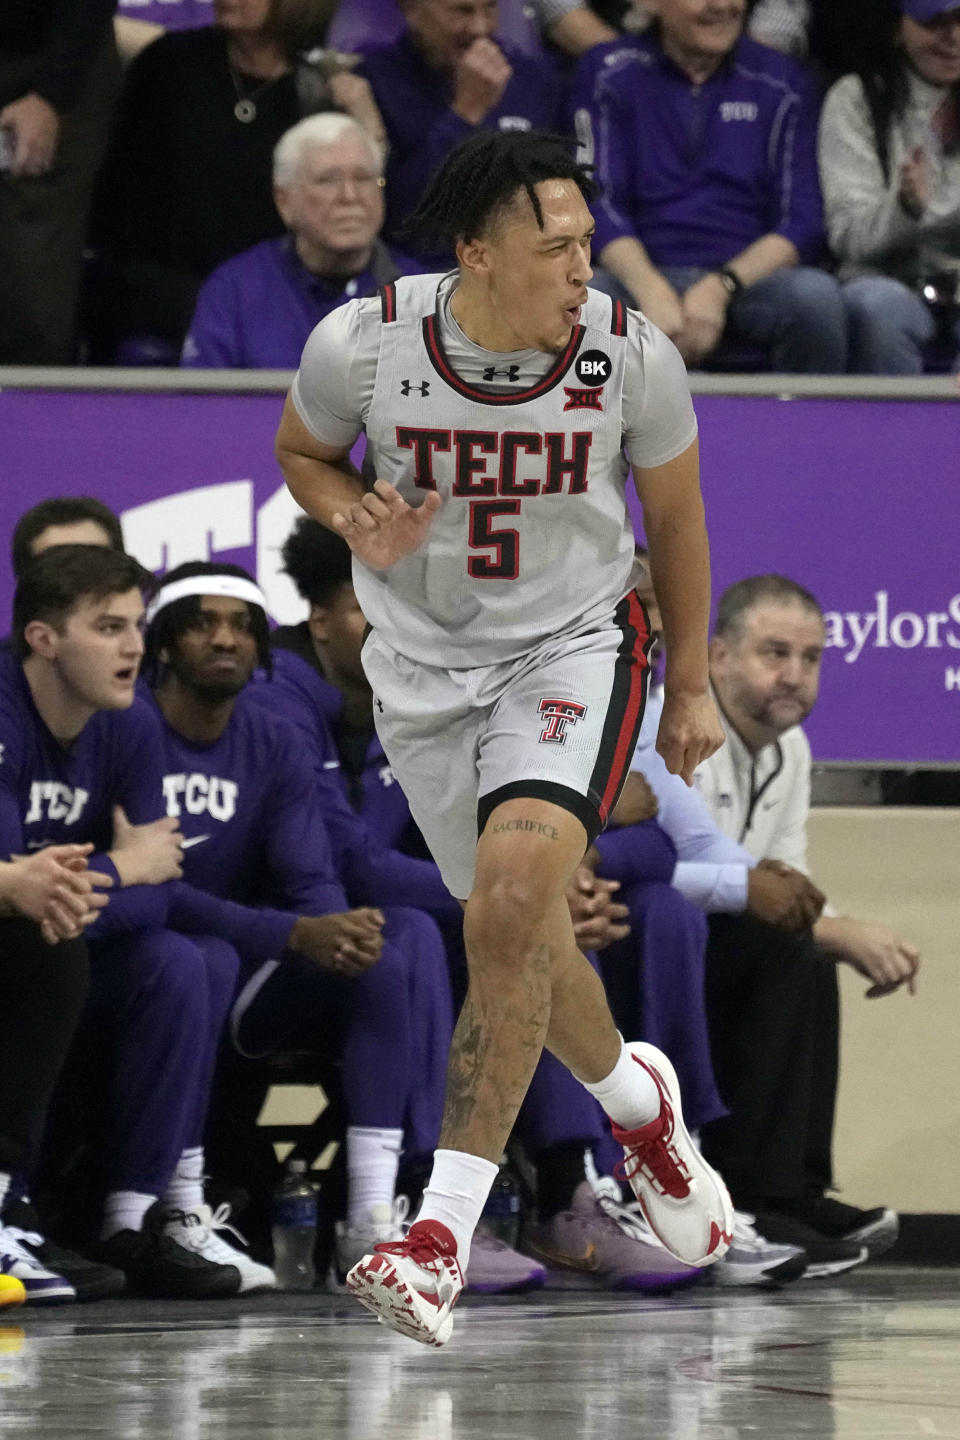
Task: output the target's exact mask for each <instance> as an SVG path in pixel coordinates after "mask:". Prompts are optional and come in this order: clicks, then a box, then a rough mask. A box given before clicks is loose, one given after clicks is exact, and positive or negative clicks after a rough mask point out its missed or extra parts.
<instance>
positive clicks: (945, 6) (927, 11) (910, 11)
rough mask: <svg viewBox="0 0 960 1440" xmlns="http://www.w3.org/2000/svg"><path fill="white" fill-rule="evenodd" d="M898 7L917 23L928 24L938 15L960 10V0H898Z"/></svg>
mask: <svg viewBox="0 0 960 1440" xmlns="http://www.w3.org/2000/svg"><path fill="white" fill-rule="evenodd" d="M900 9H901V10H902V11H903V13H904V15H909V16H910V19H911V20H916V21H917V23H918V24H919V25H929V24H930V21H931V20H936V19H937V18H938V17H939V16H940V15H946V14H947V13H948V12H949V11H951V10H960V0H900Z"/></svg>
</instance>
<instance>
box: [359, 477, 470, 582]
mask: <svg viewBox="0 0 960 1440" xmlns="http://www.w3.org/2000/svg"><path fill="white" fill-rule="evenodd" d="M442 504H443V501H442V500H441V499H440V496H439V495H438V494H437V493H436V491H435V490H429V491H428V492H427V494H426V496H425V497H424V500H423V504H422V505H418V506H416V507H414V506H413V505H408V504H407V502H406V500H404V498H403V496H402V495H401V494H400V492H399V490H397V489H396V488H395V487H394V486H393V485H391V484H390V482H389V481H388V480H377V481H376V482H375V484H374V487H373V489H372V490H371V491H368V493H367V494H366V495H364V497H363V499H362V500H359V501H358V502H357V503H356V505H351V506H350V508H349V510H348V511H347V512H346V514H343V513H342V512H340V511H338V512H337V513H336V514H335V515H334V516H333V517H332V524H333V528H334V529H335V530H337V531H338V532H339V533H340V534H341V535H342V536H343V538H344V540H346V542H347V544H348V545H349V546H350V549H351V550H352V551H353V553H354V555H356V557H357V559H358V560H359V561H361V563H362V564H364V565H368V566H369V567H370V569H371V570H389V569H390V566H391V565H395V564H396V562H397V561H398V560H402V559H403V557H404V556H405V555H412V554H413V552H414V550H418V549H419V548H420V546H421V545H422V544H423V542H424V540H425V539H426V536H427V531H428V530H429V529H430V523H431V521H432V520H433V517H434V515H436V513H437V511H438V510H439V509H440V506H441V505H442Z"/></svg>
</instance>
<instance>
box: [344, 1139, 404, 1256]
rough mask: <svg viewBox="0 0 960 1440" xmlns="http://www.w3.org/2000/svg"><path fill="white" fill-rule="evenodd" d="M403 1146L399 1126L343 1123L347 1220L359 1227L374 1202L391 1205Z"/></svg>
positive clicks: (355, 1227) (354, 1227) (364, 1221)
mask: <svg viewBox="0 0 960 1440" xmlns="http://www.w3.org/2000/svg"><path fill="white" fill-rule="evenodd" d="M402 1147H403V1131H402V1130H375V1129H374V1128H373V1127H372V1126H367V1125H350V1126H348V1127H347V1196H348V1198H347V1224H348V1225H349V1226H350V1228H351V1229H354V1230H361V1229H362V1228H363V1226H364V1225H366V1224H369V1221H370V1211H371V1210H372V1209H373V1207H374V1205H392V1204H393V1197H394V1193H395V1191H396V1188H397V1170H398V1169H399V1166H400V1151H401V1149H402Z"/></svg>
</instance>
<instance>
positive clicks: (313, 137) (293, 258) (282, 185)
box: [180, 112, 420, 370]
mask: <svg viewBox="0 0 960 1440" xmlns="http://www.w3.org/2000/svg"><path fill="white" fill-rule="evenodd" d="M382 169H383V157H382V153H381V149H380V146H379V145H377V143H376V142H375V141H374V140H372V139H371V137H370V136H369V134H368V133H367V131H366V130H364V129H363V127H362V126H361V125H359V124H358V123H357V121H356V120H354V119H352V118H351V117H350V116H348V115H340V114H336V113H334V112H327V113H325V114H322V115H309V116H307V118H306V119H305V120H301V121H300V122H299V123H298V124H296V125H294V126H293V127H292V129H290V130H288V131H287V133H286V134H285V135H284V136H283V137H282V139H281V140H280V142H279V144H278V145H277V147H276V149H275V150H274V152H273V198H274V201H275V203H276V207H277V210H278V211H279V212H280V216H281V219H282V220H283V222H284V224H285V225H286V227H287V234H286V235H284V236H282V237H280V238H278V239H275V240H263V241H261V243H260V244H259V245H254V246H253V248H252V249H251V250H245V251H244V252H243V253H242V254H241V255H234V256H233V257H232V259H230V260H227V261H225V262H224V263H223V264H222V265H220V266H218V267H217V269H216V270H214V272H213V274H212V275H210V276H209V277H208V279H207V280H206V281H205V282H204V284H203V286H202V287H201V290H200V294H199V295H198V297H197V306H196V309H195V310H194V313H193V320H192V322H191V324H190V329H189V331H188V333H187V338H186V340H185V342H184V346H183V353H182V355H181V357H180V364H181V365H184V366H187V367H190V368H192V369H200V368H205V367H210V366H223V367H225V368H231V369H261V370H270V369H278V370H283V369H295V368H296V366H297V365H298V364H299V363H300V355H301V352H302V350H303V347H304V345H305V344H306V342H307V339H308V337H309V335H310V332H311V331H312V330H313V328H314V326H315V325H318V324H319V322H320V321H321V320H322V319H323V317H324V315H326V314H327V313H328V312H329V311H330V310H333V309H335V308H336V307H337V306H338V305H342V304H343V303H344V301H345V300H352V299H354V298H356V297H362V296H365V295H373V294H375V293H376V291H377V289H378V288H379V287H380V286H381V285H385V284H387V283H388V282H389V281H391V280H395V279H396V278H397V276H398V275H402V274H405V273H408V272H409V271H410V270H418V269H419V268H420V267H419V266H418V265H416V263H415V262H414V261H412V260H409V259H408V258H407V257H406V256H405V255H402V254H400V253H399V251H395V250H391V249H388V248H387V246H386V245H384V244H383V242H382V241H381V240H380V239H379V238H378V237H379V234H380V227H381V225H382V224H383V184H384V181H383V175H382Z"/></svg>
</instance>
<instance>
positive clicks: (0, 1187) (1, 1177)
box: [0, 1170, 10, 1214]
mask: <svg viewBox="0 0 960 1440" xmlns="http://www.w3.org/2000/svg"><path fill="white" fill-rule="evenodd" d="M9 1190H10V1176H9V1175H8V1174H7V1172H6V1171H5V1170H0V1214H2V1213H3V1207H4V1205H5V1204H6V1203H7V1194H8V1193H9Z"/></svg>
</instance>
